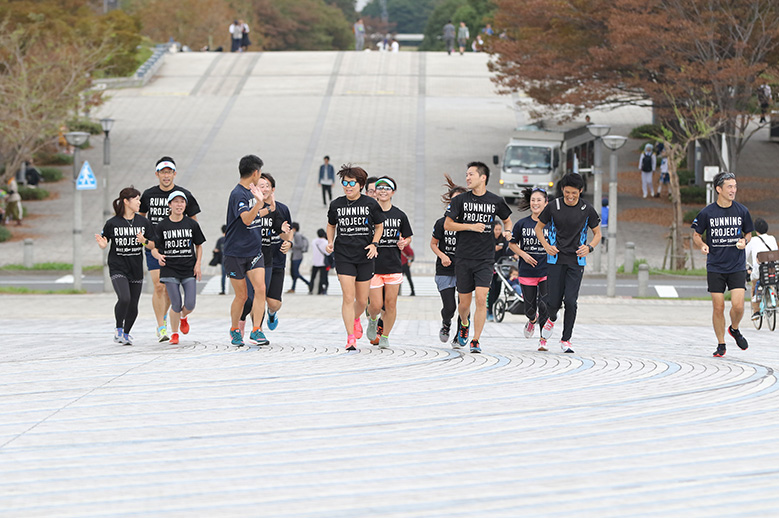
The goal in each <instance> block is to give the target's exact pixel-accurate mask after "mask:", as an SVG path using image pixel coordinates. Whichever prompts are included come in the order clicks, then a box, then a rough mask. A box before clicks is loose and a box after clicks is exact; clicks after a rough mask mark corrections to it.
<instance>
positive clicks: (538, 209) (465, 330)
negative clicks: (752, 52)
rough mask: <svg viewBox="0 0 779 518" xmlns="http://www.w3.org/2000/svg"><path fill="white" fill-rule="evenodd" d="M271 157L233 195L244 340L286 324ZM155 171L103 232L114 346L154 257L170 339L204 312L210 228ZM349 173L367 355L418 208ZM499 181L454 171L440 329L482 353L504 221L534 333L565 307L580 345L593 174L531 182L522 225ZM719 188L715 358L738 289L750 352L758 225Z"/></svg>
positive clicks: (722, 181) (285, 232) (285, 217)
mask: <svg viewBox="0 0 779 518" xmlns="http://www.w3.org/2000/svg"><path fill="white" fill-rule="evenodd" d="M263 165H264V164H263V161H262V160H261V159H260V158H259V157H257V156H255V155H246V156H244V157H243V158H241V160H240V162H239V166H238V169H239V176H240V178H239V182H238V184H237V185H236V186H235V188H234V189H233V190H232V192H231V193H230V196H229V199H228V206H227V217H226V229H225V240H224V248H223V261H224V266H225V271H226V273H227V276H228V277H229V278H230V282H231V284H232V287H233V291H234V294H235V296H234V299H233V301H232V303H231V305H230V319H231V326H230V332H229V335H230V340H231V343H232V344H233V345H235V346H243V345H245V343H244V337H245V325H246V319H247V317H249V316H250V317H251V320H252V326H251V331H250V332H249V340H250V341H251V342H252V343H254V344H257V345H267V344H268V343H269V341H268V339H267V337H266V335H265V333H264V332H263V329H262V325H263V323H264V321H265V316H266V313H267V325H268V328H269V329H271V330H273V329H275V328H276V327H277V326H278V323H279V317H278V312H279V310H280V309H281V305H282V303H281V294H282V291H283V290H282V288H283V279H284V267H285V254H286V252H287V251H288V250H289V249H290V247H291V244H292V231H291V224H292V221H291V220H292V217H291V214H290V211H289V208H288V207H287V206H286V205H284V204H282V203H280V202H278V201H276V199H275V187H276V184H275V179H274V178H273V177H272V176H271V175H270V174H268V173H265V172H263V171H262V167H263ZM155 175H156V176H157V179H158V183H157V185H155V186H153V187H151V188H149V189H147V190H146V191H144V192H143V193H140V192H139V191H138V190H136V189H135V188H133V187H127V188H124V189H122V190H121V192H120V193H119V197H118V198H117V199H116V200H114V203H113V207H114V211H115V216H114V217H112V218H110V219H109V220H108V221H106V223H105V225H104V227H103V230H102V233H100V234H96V235H95V239H96V241H97V243H98V245H99V246H100V247H101V248H106V247H108V246H110V250H109V253H108V266H109V270H110V274H111V281H112V283H113V286H114V290H115V291H116V294H117V298H118V300H117V303H116V305H115V307H114V313H115V320H116V329H115V332H114V341H116V342H118V343H121V344H126V345H131V344H132V343H133V338H132V336H131V335H130V331H131V330H132V327H133V325H134V323H135V320H136V318H137V316H138V301H139V298H140V293H141V287H142V282H143V256H144V255H145V256H146V263H147V268H148V269H149V271H150V275H151V278H152V281H153V283H154V294H153V296H152V306H153V308H154V313H155V317H156V320H157V338H158V340H159V341H160V342H164V341H168V340H169V341H170V342H171V343H173V344H176V343H179V339H180V338H179V333H181V334H187V333H188V332H189V330H190V323H189V321H188V316H189V315H190V314H191V313H192V312H193V310H194V309H195V305H196V298H197V292H196V282H197V281H198V280H199V279H200V277H201V261H202V252H203V250H202V244H203V243H204V242H205V236H204V235H203V232H202V230H201V229H200V226H199V224H198V221H197V215H198V214H199V212H200V207H199V205H198V203H197V200H196V199H195V197H194V196H193V195H192V193H191V192H190V191H188V190H187V189H184V188H183V187H181V186H179V185H176V184H175V182H174V180H175V176H176V165H175V162H174V161H173V159H172V158H171V157H162V158H161V159H160V160H158V161H157V164H156V168H155ZM337 176H338V177H339V178H340V181H341V185H342V187H343V192H344V195H343V196H340V197H338V198H336V199H334V200H332V201H331V203H330V205H329V208H328V211H327V229H326V239H327V246H326V252H327V253H328V254H333V256H334V259H335V268H336V272H337V274H338V280H339V282H340V284H341V291H342V297H343V298H342V304H341V315H342V318H343V323H344V328H345V331H346V335H347V337H346V350H347V351H353V350H356V349H357V340H359V339H361V338H362V337H363V327H362V324H361V317H362V315H363V313H366V315H367V326H366V330H365V335H367V336H366V337H367V339H368V340H370V342H371V343H372V344H375V345H378V346H379V347H380V348H387V347H389V336H390V333H391V331H392V329H393V327H394V324H395V320H396V318H397V301H398V294H399V291H400V285H401V283H402V282H403V275H402V265H401V250H403V248H405V247H406V246H409V245H410V243H411V240H412V236H413V230H412V228H411V225H410V223H409V219H408V217H407V215H406V214H405V213H404V212H403V211H402V210H401V209H400V208H398V207H396V206H395V205H393V202H392V200H393V196H394V194H395V192H396V191H397V189H398V182H397V181H396V180H395V179H394V178H391V177H389V176H382V177H378V178H377V177H369V176H368V173H367V172H366V171H365V170H364V169H362V168H361V167H353V166H349V165H345V166H343V167H342V168H341V169H340V171H338V173H337ZM489 177H490V170H489V167H488V166H487V165H485V164H484V163H482V162H471V163H469V164H468V166H467V170H466V174H465V184H466V185H465V186H460V185H457V184H456V183H455V182H454V181H453V180H452V179H451V178H450V177H449V176H447V175H445V178H446V184H445V187H446V191H445V193H444V194H443V196H442V199H443V201H444V203H445V204H446V205H447V206H446V210H445V212H444V215H443V216H442V217H441V218H439V219H438V220H437V221H436V222H435V224H434V225H433V232H432V238H431V241H430V247H431V249H432V251H433V253H434V254H435V255H436V272H435V283H436V286H437V288H438V291H439V293H440V296H441V301H442V309H441V319H442V322H441V328H440V332H439V338H440V340H441V341H442V342H444V343H446V342H448V341H449V338H450V336H451V335H452V319H453V318H454V315H455V313H457V314H458V320H457V324H456V328H455V333H454V337H453V340H452V346H453V347H454V348H456V349H460V348H463V347H466V346H469V348H470V352H472V353H480V352H481V351H482V349H481V343H480V339H481V335H482V331H483V329H484V324H485V321H486V317H487V297H488V292H489V290H490V285H491V283H492V277H493V268H494V250H495V244H496V235H495V234H496V232H497V228H498V226H502V228H504V229H509V228H511V229H512V230H511V232H506V237H507V238H509V248H510V249H511V251H512V252H514V254H515V255H516V257H517V258H518V275H519V283H520V286H521V291H522V295H523V299H524V303H525V314H526V316H527V319H528V320H527V323H526V324H525V326H524V336H525V337H526V338H533V337H534V336H535V334H536V330H538V340H539V341H538V350H539V351H546V350H548V347H549V346H548V340H549V339H550V338H551V336H552V334H553V332H554V328H555V326H556V324H557V320H558V314H559V312H560V310H561V309H563V307H564V308H565V309H564V314H563V325H562V332H561V337H560V348H561V350H562V352H564V353H573V352H574V351H573V346H572V344H571V337H572V334H573V329H574V324H575V321H576V313H577V300H578V295H579V288H580V286H581V281H582V277H583V273H584V267H585V265H586V258H587V256H588V255H589V254H590V253H592V251H593V249H594V247H596V246H598V244H599V243H600V240H601V230H600V217H599V215H598V214H597V212H596V211H595V209H594V208H593V207H592V206H591V205H589V204H588V203H587V202H586V201H585V200H584V199H583V198H582V197H581V193H582V191H583V189H584V182H583V179H582V178H581V177H580V176H579V175H578V174H568V175H565V176H564V177H563V178H562V180H561V183H560V187H561V192H562V196H560V197H558V198H555V199H553V200H550V199H549V196H548V194H547V192H546V191H545V190H544V189H542V188H528V189H525V190H524V191H523V193H522V197H521V199H520V202H519V209H520V211H527V210H529V211H530V214H529V215H528V216H527V217H524V218H523V219H520V220H519V221H518V222H517V223H516V224H515V225H513V226H512V222H511V217H510V216H511V212H512V211H511V208H510V207H509V206H508V205H507V204H506V202H505V201H504V199H503V198H502V197H500V196H498V195H496V194H494V193H492V192H490V191H489V190H487V184H488V182H489ZM715 188H716V190H717V193H718V199H717V201H716V202H715V203H713V204H711V205H709V206H708V207H706V208H705V209H704V210H703V211H701V213H700V214H699V216H698V218H697V219H696V220H695V222H694V223H693V229H694V242H695V243H696V245H697V246H698V247H700V248H701V250H702V251H703V253H704V254H708V261H707V269H708V285H709V292H711V294H712V301H713V305H714V312H713V323H714V329H715V334H716V336H717V338H718V347H717V350H716V352H715V354H714V355H715V356H722V355H724V354H725V341H724V335H725V318H724V292H725V291H726V289H729V290H730V291H731V292H732V297H731V301H732V309H731V312H730V317H731V325H730V326H729V327H728V328H727V332H728V333H729V334H730V335H731V336H732V337H733V338H734V339H735V340H736V343H737V344H738V346H739V347H740V348H742V349H746V348H747V341H746V339H745V338H744V337H743V335H742V334H741V333H740V331H739V330H738V326H739V323H740V320H741V316H742V314H743V305H744V290H745V287H746V286H745V282H746V273H745V270H746V268H745V254H744V248H745V246H746V243H747V242H748V241H749V236H750V233H751V232H752V230H753V229H752V220H751V217H750V215H749V211H748V210H747V209H746V208H745V207H744V206H743V205H740V204H738V203H736V202H735V201H734V198H735V193H736V180H735V175H733V174H732V173H721V174H720V175H719V176H718V177H717V178H716V179H715ZM363 191H365V192H364V193H363ZM703 234H706V242H704V241H703V237H702V236H703ZM589 237H591V239H589V241H588V238H589ZM474 299H475V307H474V310H473V313H472V312H471V307H472V305H473V304H472V303H473V302H474ZM469 338H470V341H469Z"/></svg>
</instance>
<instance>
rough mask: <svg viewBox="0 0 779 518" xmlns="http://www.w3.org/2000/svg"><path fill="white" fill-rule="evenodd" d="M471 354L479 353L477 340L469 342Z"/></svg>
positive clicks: (479, 348)
mask: <svg viewBox="0 0 779 518" xmlns="http://www.w3.org/2000/svg"><path fill="white" fill-rule="evenodd" d="M471 352H472V353H480V352H481V347H479V341H478V340H471Z"/></svg>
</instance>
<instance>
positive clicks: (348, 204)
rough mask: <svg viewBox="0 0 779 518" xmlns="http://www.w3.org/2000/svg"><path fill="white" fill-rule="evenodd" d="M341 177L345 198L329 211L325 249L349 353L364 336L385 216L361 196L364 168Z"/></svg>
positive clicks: (349, 170) (343, 172) (347, 169)
mask: <svg viewBox="0 0 779 518" xmlns="http://www.w3.org/2000/svg"><path fill="white" fill-rule="evenodd" d="M338 176H339V177H340V178H341V185H343V188H344V196H341V197H339V198H336V199H334V200H333V201H332V202H331V203H330V208H329V209H328V211H327V248H326V249H325V250H326V251H327V253H328V254H330V253H333V255H334V257H335V269H336V272H337V273H338V281H339V282H340V283H341V291H342V293H343V302H342V305H341V315H342V317H343V321H344V327H346V334H347V335H348V336H347V339H346V350H347V351H356V350H357V345H356V343H357V340H358V339H359V338H361V337H362V325H361V324H360V315H361V314H362V312H363V311H365V307H366V306H367V304H368V292H369V291H370V284H371V278H372V277H373V269H374V263H373V260H374V259H375V258H376V256H377V255H378V248H379V240H380V239H381V235H382V233H383V231H384V225H383V222H384V213H383V212H382V210H381V207H380V206H379V203H378V202H377V201H376V200H374V199H373V198H371V197H369V196H365V195H363V194H361V193H360V191H361V190H362V188H363V187H364V186H365V183H366V181H367V180H368V173H366V172H365V170H364V169H363V168H361V167H350V166H343V167H342V168H341V170H340V171H338ZM336 234H337V237H336Z"/></svg>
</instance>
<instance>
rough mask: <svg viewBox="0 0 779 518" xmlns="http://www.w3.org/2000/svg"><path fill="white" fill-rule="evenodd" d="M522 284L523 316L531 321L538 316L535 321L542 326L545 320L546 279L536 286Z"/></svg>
mask: <svg viewBox="0 0 779 518" xmlns="http://www.w3.org/2000/svg"><path fill="white" fill-rule="evenodd" d="M520 286H522V298H524V299H525V316H526V317H527V318H528V320H530V321H533V320H535V319H536V316H538V320H536V323H537V324H538V325H539V326H543V325H544V323H545V322H546V314H547V311H546V281H541V282H539V283H538V286H529V285H527V284H520Z"/></svg>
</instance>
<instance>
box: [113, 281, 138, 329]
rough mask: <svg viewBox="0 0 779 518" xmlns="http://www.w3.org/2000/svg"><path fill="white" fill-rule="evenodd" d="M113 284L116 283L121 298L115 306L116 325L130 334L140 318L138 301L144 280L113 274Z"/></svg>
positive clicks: (117, 292) (115, 286)
mask: <svg viewBox="0 0 779 518" xmlns="http://www.w3.org/2000/svg"><path fill="white" fill-rule="evenodd" d="M111 284H113V285H114V291H115V292H116V296H117V297H118V299H119V300H117V301H116V306H114V317H115V318H116V327H117V328H122V329H123V330H124V332H125V333H128V334H129V333H130V330H131V329H132V328H133V324H135V319H136V318H138V301H139V300H140V299H141V290H142V289H143V281H130V280H129V279H128V278H127V277H125V276H124V275H112V276H111Z"/></svg>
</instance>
